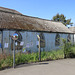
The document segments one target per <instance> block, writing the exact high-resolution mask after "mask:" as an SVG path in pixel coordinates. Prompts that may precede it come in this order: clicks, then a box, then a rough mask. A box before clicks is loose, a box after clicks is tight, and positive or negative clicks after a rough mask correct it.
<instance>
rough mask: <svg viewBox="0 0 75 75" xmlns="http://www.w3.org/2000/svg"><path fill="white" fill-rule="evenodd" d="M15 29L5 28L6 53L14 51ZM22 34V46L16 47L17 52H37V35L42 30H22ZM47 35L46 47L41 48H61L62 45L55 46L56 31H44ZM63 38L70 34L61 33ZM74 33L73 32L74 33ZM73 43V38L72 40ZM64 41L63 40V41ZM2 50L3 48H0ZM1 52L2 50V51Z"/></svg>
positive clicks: (46, 49)
mask: <svg viewBox="0 0 75 75" xmlns="http://www.w3.org/2000/svg"><path fill="white" fill-rule="evenodd" d="M14 32H15V31H11V30H10V31H9V30H4V31H3V52H5V53H12V39H11V36H12V34H13V33H14ZM20 34H21V35H22V41H21V42H20V43H22V48H21V49H20V50H18V48H16V52H18V51H24V52H25V51H31V52H37V51H38V47H37V44H38V38H37V35H40V32H28V31H20ZM43 35H44V37H45V47H44V48H41V50H42V51H43V50H45V51H50V50H56V49H59V48H60V46H55V37H56V33H43ZM59 35H60V37H61V38H65V39H67V36H68V34H59ZM72 35H73V34H72ZM1 36H2V34H0V40H1ZM71 41H72V43H73V40H71ZM61 43H62V41H61ZM15 45H16V43H15ZM0 51H1V49H0ZM0 53H1V52H0Z"/></svg>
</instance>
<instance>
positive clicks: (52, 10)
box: [0, 0, 75, 24]
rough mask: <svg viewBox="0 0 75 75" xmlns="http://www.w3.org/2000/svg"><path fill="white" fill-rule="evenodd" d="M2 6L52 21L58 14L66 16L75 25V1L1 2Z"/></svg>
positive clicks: (26, 0)
mask: <svg viewBox="0 0 75 75" xmlns="http://www.w3.org/2000/svg"><path fill="white" fill-rule="evenodd" d="M0 6H2V7H6V8H11V9H15V10H17V11H19V12H21V13H23V14H24V15H28V16H33V17H39V18H44V19H50V20H51V19H52V17H53V16H55V15H56V14H57V13H59V14H64V15H65V16H66V19H69V18H71V19H72V22H73V23H74V24H75V0H0Z"/></svg>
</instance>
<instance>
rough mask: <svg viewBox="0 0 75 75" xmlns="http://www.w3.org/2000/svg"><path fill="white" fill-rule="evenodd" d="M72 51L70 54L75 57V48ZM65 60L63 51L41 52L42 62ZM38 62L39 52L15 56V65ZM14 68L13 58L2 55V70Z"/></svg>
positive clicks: (0, 62)
mask: <svg viewBox="0 0 75 75" xmlns="http://www.w3.org/2000/svg"><path fill="white" fill-rule="evenodd" d="M71 50H72V52H70V53H73V54H74V55H75V47H72V48H71ZM70 53H68V54H70ZM73 54H72V55H73ZM70 56H71V55H70ZM63 58H64V52H63V49H60V50H52V51H47V52H46V51H42V52H41V61H49V60H58V59H63ZM38 61H39V53H38V52H36V53H17V54H16V55H15V65H19V64H25V63H33V62H38ZM12 66H13V56H11V55H6V54H0V69H4V68H8V67H12Z"/></svg>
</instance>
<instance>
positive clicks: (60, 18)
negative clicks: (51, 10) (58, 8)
mask: <svg viewBox="0 0 75 75" xmlns="http://www.w3.org/2000/svg"><path fill="white" fill-rule="evenodd" d="M52 20H53V21H57V22H62V23H63V24H64V25H72V24H73V23H71V19H66V17H65V16H64V15H63V14H61V15H59V13H58V14H56V16H54V17H53V19H52Z"/></svg>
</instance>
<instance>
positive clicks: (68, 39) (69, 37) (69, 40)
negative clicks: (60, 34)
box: [67, 34, 71, 42]
mask: <svg viewBox="0 0 75 75" xmlns="http://www.w3.org/2000/svg"><path fill="white" fill-rule="evenodd" d="M67 42H71V35H70V34H68V37H67Z"/></svg>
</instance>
